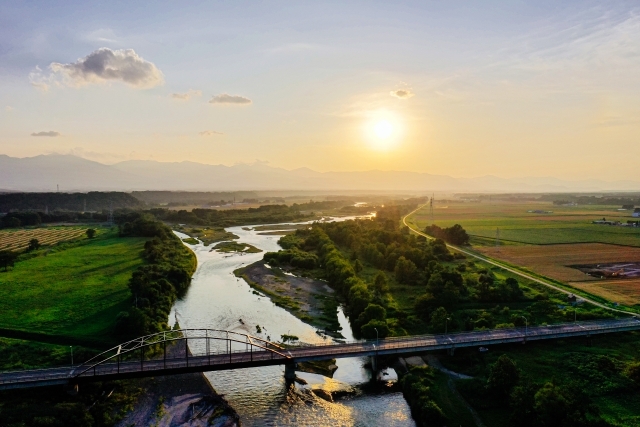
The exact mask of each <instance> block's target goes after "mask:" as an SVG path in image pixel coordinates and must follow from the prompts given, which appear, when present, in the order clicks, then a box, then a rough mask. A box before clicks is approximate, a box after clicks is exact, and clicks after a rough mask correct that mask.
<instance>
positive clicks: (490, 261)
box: [402, 205, 633, 315]
mask: <svg viewBox="0 0 640 427" xmlns="http://www.w3.org/2000/svg"><path fill="white" fill-rule="evenodd" d="M424 206H426V205H421V206H418V207H417V208H416V209H415V210H413V211H411V212H409V213H408V214H406V215H405V216H404V217H403V218H402V223H403V224H404V225H406V226H407V227H408V228H409V229H410V230H411V231H413V232H414V233H416V234H419V235H420V236H424V237H426V238H427V239H430V240H433V237H431V236H429V235H428V234H425V233H423V232H422V231H420V230H416V229H415V228H413V227H411V226H410V225H409V224H407V218H408V217H410V216H411V215H413V214H414V213H416V212H417V211H419V210H420V209H422V208H423V207H424ZM447 247H448V248H449V249H452V250H454V251H457V252H460V253H463V254H465V255H468V256H470V257H473V258H476V259H479V260H481V261H483V262H486V263H488V264H491V265H495V266H497V267H500V268H502V269H503V270H506V271H508V272H510V273H513V274H517V275H518V276H520V277H523V278H525V279H527V280H531V281H532V282H536V283H539V284H541V285H544V286H547V287H549V288H551V289H554V290H556V291H558V292H562V293H563V294H567V295H570V294H573V292H571V291H568V290H566V289H563V288H561V287H559V286H556V285H554V284H552V283H549V282H547V281H545V280H542V279H538V278H537V277H533V276H531V275H529V274H527V273H523V272H522V271H520V270H517V269H515V268H511V267H507V266H505V265H503V264H501V263H499V262H497V261H494V260H493V259H491V258H488V257H485V256H482V255H478V254H477V253H475V252H471V251H469V250H467V249H463V248H461V247H459V246H456V245H450V244H449V243H447ZM580 298H581V299H583V300H585V301H586V302H588V303H590V304H593V305H595V306H597V307H601V308H604V309H607V310H610V311H614V312H616V313H623V314H627V315H633V313H630V312H628V311H624V310H619V309H617V308H612V307H609V306H607V305H605V304H602V303H600V302H597V301H594V300H592V299H590V298H585V297H583V296H580Z"/></svg>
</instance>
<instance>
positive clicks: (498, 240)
mask: <svg viewBox="0 0 640 427" xmlns="http://www.w3.org/2000/svg"><path fill="white" fill-rule="evenodd" d="M496 249H498V250H500V229H499V228H496Z"/></svg>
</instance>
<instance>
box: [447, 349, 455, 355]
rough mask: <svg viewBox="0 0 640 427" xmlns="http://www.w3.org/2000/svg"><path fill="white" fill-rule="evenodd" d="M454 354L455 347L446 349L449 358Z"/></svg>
mask: <svg viewBox="0 0 640 427" xmlns="http://www.w3.org/2000/svg"><path fill="white" fill-rule="evenodd" d="M455 352H456V348H455V347H451V348H448V349H447V354H448V355H449V356H453V355H454V354H455Z"/></svg>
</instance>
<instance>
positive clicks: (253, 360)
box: [0, 317, 640, 389]
mask: <svg viewBox="0 0 640 427" xmlns="http://www.w3.org/2000/svg"><path fill="white" fill-rule="evenodd" d="M633 330H640V318H636V317H632V318H627V319H622V320H603V321H594V322H581V323H570V324H561V325H552V326H536V327H531V328H513V329H494V330H487V331H475V332H462V333H455V334H446V335H419V336H410V337H397V338H387V339H384V340H380V341H377V342H376V341H358V342H351V343H344V344H340V343H332V344H326V345H305V346H301V347H296V348H292V349H290V350H288V351H285V356H282V355H279V354H276V353H273V352H270V351H266V350H263V351H242V352H234V353H215V354H213V353H212V354H195V355H191V356H189V357H188V358H187V359H186V358H184V357H182V358H176V359H167V360H163V359H159V360H144V361H140V360H129V361H126V362H121V363H119V364H118V363H105V364H102V365H99V366H96V367H95V369H93V368H92V369H90V370H88V371H86V372H84V373H82V374H81V375H80V376H79V377H78V376H77V375H78V374H80V373H81V372H82V370H83V369H85V368H84V367H82V368H79V367H75V368H71V367H64V368H54V369H42V370H31V371H21V372H5V373H0V389H10V388H27V387H38V386H46V385H56V384H67V383H69V381H70V380H71V382H74V383H75V382H78V383H82V382H90V381H103V380H111V379H123V378H139V377H149V376H157V375H171V374H181V373H186V372H204V371H216V370H229V369H241V368H249V367H258V366H269V365H283V364H287V363H295V362H304V361H310V360H322V359H330V358H343V357H358V356H373V355H392V354H404V353H421V352H426V351H433V350H443V349H452V348H453V349H455V348H462V347H480V346H489V345H495V344H504V343H517V342H524V341H535V340H545V339H558V338H567V337H576V336H590V335H596V334H605V333H613V332H624V331H633ZM193 339H194V338H189V340H190V341H192V340H193ZM203 339H204V338H203Z"/></svg>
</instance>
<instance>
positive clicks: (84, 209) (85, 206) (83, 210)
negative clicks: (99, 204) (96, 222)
mask: <svg viewBox="0 0 640 427" xmlns="http://www.w3.org/2000/svg"><path fill="white" fill-rule="evenodd" d="M86 211H87V199H84V208H83V209H82V213H85V212H86Z"/></svg>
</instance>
